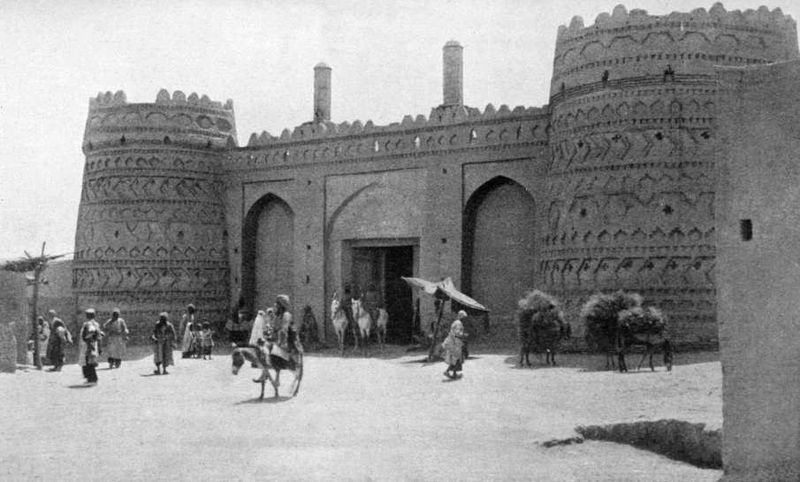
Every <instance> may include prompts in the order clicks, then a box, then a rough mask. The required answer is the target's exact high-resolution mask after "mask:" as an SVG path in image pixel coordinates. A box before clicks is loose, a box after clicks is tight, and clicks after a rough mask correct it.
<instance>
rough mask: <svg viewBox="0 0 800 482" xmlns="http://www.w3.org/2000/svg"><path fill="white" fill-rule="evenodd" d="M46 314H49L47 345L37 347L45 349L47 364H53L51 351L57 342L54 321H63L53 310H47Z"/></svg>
mask: <svg viewBox="0 0 800 482" xmlns="http://www.w3.org/2000/svg"><path fill="white" fill-rule="evenodd" d="M47 314H48V315H49V316H50V339H49V340H48V341H47V346H46V347H45V348H42V347H39V349H40V350H42V349H44V350H45V353H46V357H47V362H48V364H50V365H53V366H55V365H56V363H55V362H54V361H53V359H54V358H53V355H52V351H53V350H54V349H55V345H56V344H57V343H58V340H56V339H55V332H56V322H57V321H60V322H61V323H62V324H63V323H64V322H63V320H61V318H59V317H57V316H56V312H55V310H49V311H48V312H47ZM64 328H66V325H64ZM70 340H72V337H71V336H70Z"/></svg>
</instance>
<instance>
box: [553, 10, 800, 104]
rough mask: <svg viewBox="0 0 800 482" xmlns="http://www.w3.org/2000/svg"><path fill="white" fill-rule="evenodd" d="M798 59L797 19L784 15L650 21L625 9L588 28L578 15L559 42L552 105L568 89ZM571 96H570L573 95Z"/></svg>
mask: <svg viewBox="0 0 800 482" xmlns="http://www.w3.org/2000/svg"><path fill="white" fill-rule="evenodd" d="M796 56H797V27H796V23H795V21H794V20H793V19H792V18H791V17H790V16H787V15H784V14H783V12H781V10H780V9H775V10H772V11H770V10H769V9H767V8H766V7H761V8H759V9H758V10H746V11H745V12H741V11H739V10H736V11H732V12H728V11H726V10H725V8H724V7H723V6H722V4H720V3H717V4H715V5H714V6H713V7H712V8H711V9H710V10H708V11H707V10H705V9H703V8H698V9H695V10H693V11H691V12H685V13H684V12H673V13H670V14H669V15H650V14H648V13H647V12H646V11H644V10H638V9H635V10H631V11H630V12H628V11H627V10H626V9H625V7H623V6H622V5H618V6H617V7H616V8H614V10H613V12H612V13H611V14H608V13H602V14H600V15H598V17H597V19H596V20H595V23H594V25H591V26H588V27H585V26H584V24H583V19H581V18H580V17H574V18H573V19H572V21H571V22H570V24H569V26H563V25H562V26H561V27H560V28H559V31H558V38H557V41H556V52H555V57H554V62H553V78H552V82H551V89H550V95H551V98H552V101H551V102H552V103H557V102H558V101H560V100H561V98H564V97H565V91H567V92H566V93H568V91H569V90H570V89H573V88H575V87H578V86H584V85H588V84H592V85H594V86H595V88H602V87H603V86H604V84H607V83H608V82H612V81H614V80H617V79H620V78H634V77H635V78H648V77H652V78H664V75H665V74H667V75H668V77H669V76H670V75H686V74H689V75H691V74H705V75H713V66H714V65H752V64H760V63H766V62H773V61H781V60H789V59H792V58H796ZM566 97H568V95H567V96H566Z"/></svg>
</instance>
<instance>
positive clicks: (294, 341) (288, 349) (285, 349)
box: [270, 295, 303, 361]
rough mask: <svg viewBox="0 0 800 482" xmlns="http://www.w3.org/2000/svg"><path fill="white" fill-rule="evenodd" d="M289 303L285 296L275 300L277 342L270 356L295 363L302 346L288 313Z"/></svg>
mask: <svg viewBox="0 0 800 482" xmlns="http://www.w3.org/2000/svg"><path fill="white" fill-rule="evenodd" d="M290 309H291V303H290V302H289V297H288V296H287V295H278V297H277V298H276V299H275V325H276V329H277V342H276V343H275V345H274V346H273V347H272V351H271V352H270V354H271V355H276V356H279V357H281V358H283V359H284V360H287V361H297V355H298V354H300V353H303V345H302V344H301V343H300V338H299V337H298V336H297V333H298V331H297V328H296V327H295V325H294V320H292V314H291V313H290V312H289V310H290Z"/></svg>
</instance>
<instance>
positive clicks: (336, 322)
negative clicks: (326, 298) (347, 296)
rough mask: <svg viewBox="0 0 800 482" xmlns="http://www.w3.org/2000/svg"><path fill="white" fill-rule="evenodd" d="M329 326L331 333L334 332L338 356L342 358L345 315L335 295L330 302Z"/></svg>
mask: <svg viewBox="0 0 800 482" xmlns="http://www.w3.org/2000/svg"><path fill="white" fill-rule="evenodd" d="M331 324H332V325H333V331H335V332H336V339H337V341H338V342H339V355H340V356H344V335H345V332H346V331H347V314H346V313H345V312H344V309H342V305H341V302H339V299H338V297H337V295H336V293H334V294H333V300H331Z"/></svg>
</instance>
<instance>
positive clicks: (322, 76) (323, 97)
mask: <svg viewBox="0 0 800 482" xmlns="http://www.w3.org/2000/svg"><path fill="white" fill-rule="evenodd" d="M330 120H331V68H330V67H328V65H327V64H325V63H324V62H320V63H318V64H317V65H316V66H314V122H327V121H330Z"/></svg>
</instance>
